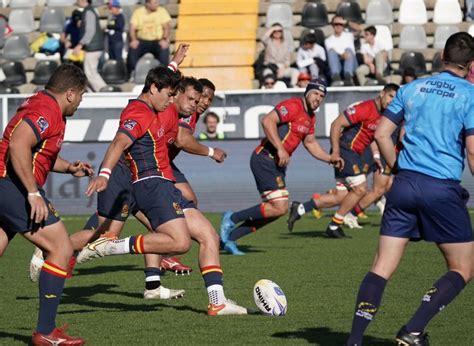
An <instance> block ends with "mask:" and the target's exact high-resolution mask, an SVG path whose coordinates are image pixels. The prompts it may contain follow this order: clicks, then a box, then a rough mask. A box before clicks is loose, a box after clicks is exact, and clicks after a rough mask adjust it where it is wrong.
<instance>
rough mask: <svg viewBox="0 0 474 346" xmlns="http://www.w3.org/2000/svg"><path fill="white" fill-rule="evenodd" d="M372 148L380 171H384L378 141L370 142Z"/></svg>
mask: <svg viewBox="0 0 474 346" xmlns="http://www.w3.org/2000/svg"><path fill="white" fill-rule="evenodd" d="M370 150H371V151H372V158H373V159H374V162H375V164H376V165H377V169H378V170H379V172H380V173H382V172H383V165H382V161H381V160H380V149H379V146H378V145H377V142H376V141H372V143H370Z"/></svg>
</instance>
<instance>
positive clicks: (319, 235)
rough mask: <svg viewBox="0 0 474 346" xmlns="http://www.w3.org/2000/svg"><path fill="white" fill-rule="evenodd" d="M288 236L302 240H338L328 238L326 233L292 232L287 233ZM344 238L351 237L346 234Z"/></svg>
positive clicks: (311, 231) (310, 231)
mask: <svg viewBox="0 0 474 346" xmlns="http://www.w3.org/2000/svg"><path fill="white" fill-rule="evenodd" d="M289 235H291V236H294V237H303V238H324V239H328V240H338V239H335V238H329V237H328V236H327V234H326V231H313V230H302V231H293V232H291V233H289ZM346 238H347V239H350V238H352V237H351V236H349V235H347V233H346Z"/></svg>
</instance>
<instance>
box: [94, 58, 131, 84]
mask: <svg viewBox="0 0 474 346" xmlns="http://www.w3.org/2000/svg"><path fill="white" fill-rule="evenodd" d="M100 74H101V76H102V78H103V79H104V81H105V82H106V83H107V84H123V83H125V82H127V81H128V79H129V76H128V72H127V67H126V66H125V63H124V62H123V61H118V60H108V61H106V62H105V64H104V66H102V71H101V73H100Z"/></svg>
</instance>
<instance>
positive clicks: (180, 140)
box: [175, 126, 227, 163]
mask: <svg viewBox="0 0 474 346" xmlns="http://www.w3.org/2000/svg"><path fill="white" fill-rule="evenodd" d="M175 145H176V146H177V147H178V148H180V149H182V150H184V151H185V152H187V153H190V154H194V155H202V156H209V157H211V158H212V159H214V160H215V161H216V162H219V163H221V162H224V160H225V158H226V157H227V153H226V152H225V151H224V150H222V149H219V148H211V147H206V146H205V145H202V144H201V143H199V142H198V141H197V139H196V138H194V136H193V134H192V132H191V130H189V129H187V128H184V127H181V126H180V127H179V129H178V136H177V137H176V141H175Z"/></svg>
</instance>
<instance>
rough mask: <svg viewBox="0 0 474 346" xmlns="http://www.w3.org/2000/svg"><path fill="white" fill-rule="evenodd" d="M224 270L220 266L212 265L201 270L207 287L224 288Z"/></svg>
mask: <svg viewBox="0 0 474 346" xmlns="http://www.w3.org/2000/svg"><path fill="white" fill-rule="evenodd" d="M222 274H223V273H222V268H221V267H220V266H218V265H211V266H206V267H202V268H201V275H202V278H203V279H204V284H205V285H206V287H209V286H212V285H221V286H224V284H223V281H222Z"/></svg>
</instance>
